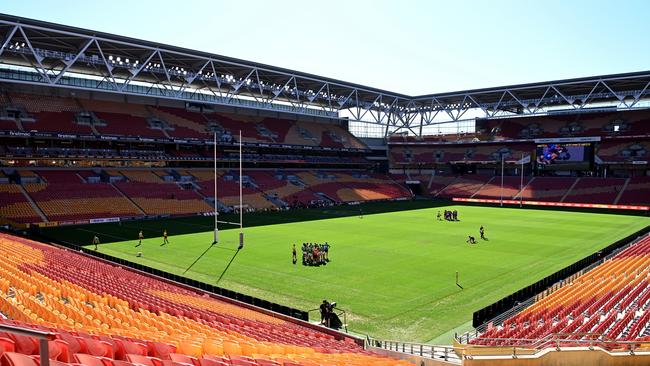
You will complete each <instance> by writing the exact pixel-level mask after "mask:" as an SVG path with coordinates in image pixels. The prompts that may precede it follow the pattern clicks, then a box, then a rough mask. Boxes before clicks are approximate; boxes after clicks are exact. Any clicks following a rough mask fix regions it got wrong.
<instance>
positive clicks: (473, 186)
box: [438, 175, 496, 198]
mask: <svg viewBox="0 0 650 366" xmlns="http://www.w3.org/2000/svg"><path fill="white" fill-rule="evenodd" d="M492 179H493V177H491V176H485V175H465V176H462V177H458V178H457V179H455V180H454V181H453V182H452V183H451V184H449V185H448V186H447V187H445V188H444V189H442V190H441V191H440V192H439V193H438V197H447V198H454V197H464V198H468V197H471V196H472V195H473V194H474V193H476V192H477V191H478V190H479V189H480V188H481V187H482V186H483V185H484V184H486V183H488V182H490V181H491V180H492ZM495 179H496V178H495Z"/></svg>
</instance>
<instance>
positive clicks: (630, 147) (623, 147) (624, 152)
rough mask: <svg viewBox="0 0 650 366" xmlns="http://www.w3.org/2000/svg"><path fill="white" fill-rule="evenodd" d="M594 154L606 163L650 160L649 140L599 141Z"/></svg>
mask: <svg viewBox="0 0 650 366" xmlns="http://www.w3.org/2000/svg"><path fill="white" fill-rule="evenodd" d="M596 156H598V158H599V159H600V160H602V161H603V162H606V163H623V162H633V161H648V160H650V140H641V141H625V142H614V141H605V142H601V143H600V146H599V148H598V151H597V152H596Z"/></svg>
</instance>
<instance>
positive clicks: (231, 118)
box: [206, 113, 274, 143]
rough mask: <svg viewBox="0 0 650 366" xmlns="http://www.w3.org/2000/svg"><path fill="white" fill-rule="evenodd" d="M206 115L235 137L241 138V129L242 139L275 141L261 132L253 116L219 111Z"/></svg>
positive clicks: (248, 140) (246, 140)
mask: <svg viewBox="0 0 650 366" xmlns="http://www.w3.org/2000/svg"><path fill="white" fill-rule="evenodd" d="M206 117H207V118H208V119H209V120H210V121H215V122H217V123H218V124H219V125H220V126H221V127H223V129H224V130H226V131H229V132H230V134H231V135H232V136H233V137H235V139H239V138H238V136H239V131H240V130H241V134H242V141H244V142H267V143H268V142H274V141H273V139H271V138H269V137H266V136H262V135H260V134H259V132H258V131H257V128H256V127H255V125H256V123H257V122H255V121H252V119H251V118H246V117H244V116H236V115H225V114H218V113H210V114H206Z"/></svg>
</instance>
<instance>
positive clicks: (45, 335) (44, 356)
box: [0, 324, 56, 366]
mask: <svg viewBox="0 0 650 366" xmlns="http://www.w3.org/2000/svg"><path fill="white" fill-rule="evenodd" d="M0 330H1V331H5V332H8V333H13V334H18V335H22V336H27V337H34V338H37V339H38V342H39V349H40V350H39V355H40V363H41V366H50V349H49V346H48V342H49V341H53V340H54V339H56V334H55V333H51V332H44V331H41V330H35V329H29V328H21V327H14V326H11V325H6V324H0Z"/></svg>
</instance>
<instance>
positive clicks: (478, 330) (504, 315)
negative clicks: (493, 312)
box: [454, 235, 645, 344]
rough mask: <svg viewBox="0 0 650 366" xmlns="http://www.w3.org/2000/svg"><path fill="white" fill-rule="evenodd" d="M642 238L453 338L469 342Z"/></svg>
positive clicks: (613, 251)
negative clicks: (490, 326)
mask: <svg viewBox="0 0 650 366" xmlns="http://www.w3.org/2000/svg"><path fill="white" fill-rule="evenodd" d="M644 238H645V235H643V236H639V237H637V238H636V239H634V240H632V241H630V242H628V243H627V244H624V245H622V246H620V247H618V248H616V249H614V250H612V251H611V252H610V253H609V254H607V255H606V256H604V257H603V258H601V259H599V260H597V261H595V262H594V263H592V264H590V265H588V266H587V267H585V268H583V269H581V270H580V271H578V272H576V273H575V274H573V275H571V276H569V277H568V278H567V279H565V280H562V281H559V282H557V283H556V284H554V285H553V286H551V287H549V288H548V289H546V290H544V291H543V292H541V293H539V294H537V295H535V296H533V297H531V298H529V299H527V300H525V301H522V302H521V303H519V304H517V305H515V306H514V307H512V308H511V309H510V310H508V311H506V312H504V313H502V314H500V315H497V316H496V317H494V318H493V319H491V320H490V321H488V322H485V323H483V324H481V325H479V326H478V327H476V329H475V330H473V331H470V332H466V333H463V334H460V335H458V334H456V335H455V336H454V338H455V339H456V340H458V342H459V343H464V344H465V343H469V341H470V340H472V339H474V338H478V337H479V336H480V334H481V333H483V332H485V331H486V329H487V327H488V324H490V323H492V325H494V326H497V325H501V324H503V322H504V321H505V320H506V319H508V318H510V317H511V316H513V315H515V314H517V313H519V312H520V311H522V310H523V309H524V308H526V307H528V306H530V305H532V304H533V303H535V302H537V301H540V300H541V299H543V298H545V297H547V296H549V295H550V294H552V293H553V292H556V291H557V290H559V289H561V288H562V287H564V286H566V285H570V284H571V283H573V281H574V280H575V279H577V278H578V277H580V276H582V275H583V274H585V273H587V272H589V271H591V270H592V269H594V268H596V267H598V266H600V265H601V264H603V263H605V262H606V261H608V260H610V259H612V258H613V257H615V256H616V255H618V254H619V253H620V252H622V251H624V250H625V249H627V248H629V247H631V246H633V245H634V244H636V243H638V242H639V241H641V240H642V239H644Z"/></svg>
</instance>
